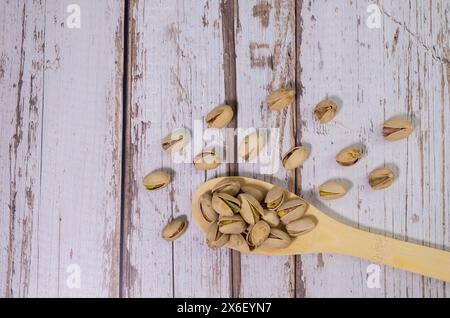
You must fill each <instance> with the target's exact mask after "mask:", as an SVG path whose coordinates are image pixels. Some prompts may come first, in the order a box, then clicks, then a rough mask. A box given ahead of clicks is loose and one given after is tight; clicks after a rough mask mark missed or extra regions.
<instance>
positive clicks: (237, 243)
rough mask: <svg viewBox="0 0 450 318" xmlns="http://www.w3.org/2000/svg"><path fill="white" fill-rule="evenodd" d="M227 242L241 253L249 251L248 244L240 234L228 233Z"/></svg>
mask: <svg viewBox="0 0 450 318" xmlns="http://www.w3.org/2000/svg"><path fill="white" fill-rule="evenodd" d="M228 244H229V246H230V247H231V248H233V249H235V250H238V251H239V252H241V253H249V252H250V246H248V243H247V241H246V240H245V238H244V236H243V235H242V234H232V235H230V240H229V242H228Z"/></svg>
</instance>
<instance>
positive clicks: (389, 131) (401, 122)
mask: <svg viewBox="0 0 450 318" xmlns="http://www.w3.org/2000/svg"><path fill="white" fill-rule="evenodd" d="M413 129H414V127H413V125H412V123H411V122H410V121H409V120H407V119H403V118H393V119H389V120H387V121H385V122H384V125H383V137H384V139H386V140H388V141H397V140H401V139H405V138H408V136H409V135H411V133H412V131H413Z"/></svg>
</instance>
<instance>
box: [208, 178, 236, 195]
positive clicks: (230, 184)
mask: <svg viewBox="0 0 450 318" xmlns="http://www.w3.org/2000/svg"><path fill="white" fill-rule="evenodd" d="M240 190H241V185H240V183H239V182H237V181H233V180H230V179H228V178H227V179H225V180H222V181H220V182H219V183H217V184H216V185H215V186H214V187H213V188H212V190H211V191H212V192H213V193H216V192H222V193H227V194H229V195H231V196H236V195H237V194H238V193H239V191H240Z"/></svg>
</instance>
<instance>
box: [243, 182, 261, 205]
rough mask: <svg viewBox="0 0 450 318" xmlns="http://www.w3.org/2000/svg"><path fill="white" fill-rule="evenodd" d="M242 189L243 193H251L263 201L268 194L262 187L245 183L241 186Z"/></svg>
mask: <svg viewBox="0 0 450 318" xmlns="http://www.w3.org/2000/svg"><path fill="white" fill-rule="evenodd" d="M241 191H242V192H243V193H247V194H250V195H251V196H252V197H254V198H255V199H256V200H258V202H262V201H263V200H264V197H265V196H266V193H265V191H264V190H262V189H260V188H259V187H257V186H253V185H244V186H242V187H241Z"/></svg>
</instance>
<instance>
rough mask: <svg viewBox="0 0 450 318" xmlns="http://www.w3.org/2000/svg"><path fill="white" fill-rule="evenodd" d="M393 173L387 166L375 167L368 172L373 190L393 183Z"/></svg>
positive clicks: (384, 187)
mask: <svg viewBox="0 0 450 318" xmlns="http://www.w3.org/2000/svg"><path fill="white" fill-rule="evenodd" d="M394 179H395V175H394V172H392V170H390V169H388V168H380V169H375V170H373V171H372V172H371V173H370V174H369V184H370V186H371V187H372V189H374V190H382V189H386V188H388V187H390V186H391V185H392V184H393V183H394Z"/></svg>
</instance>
